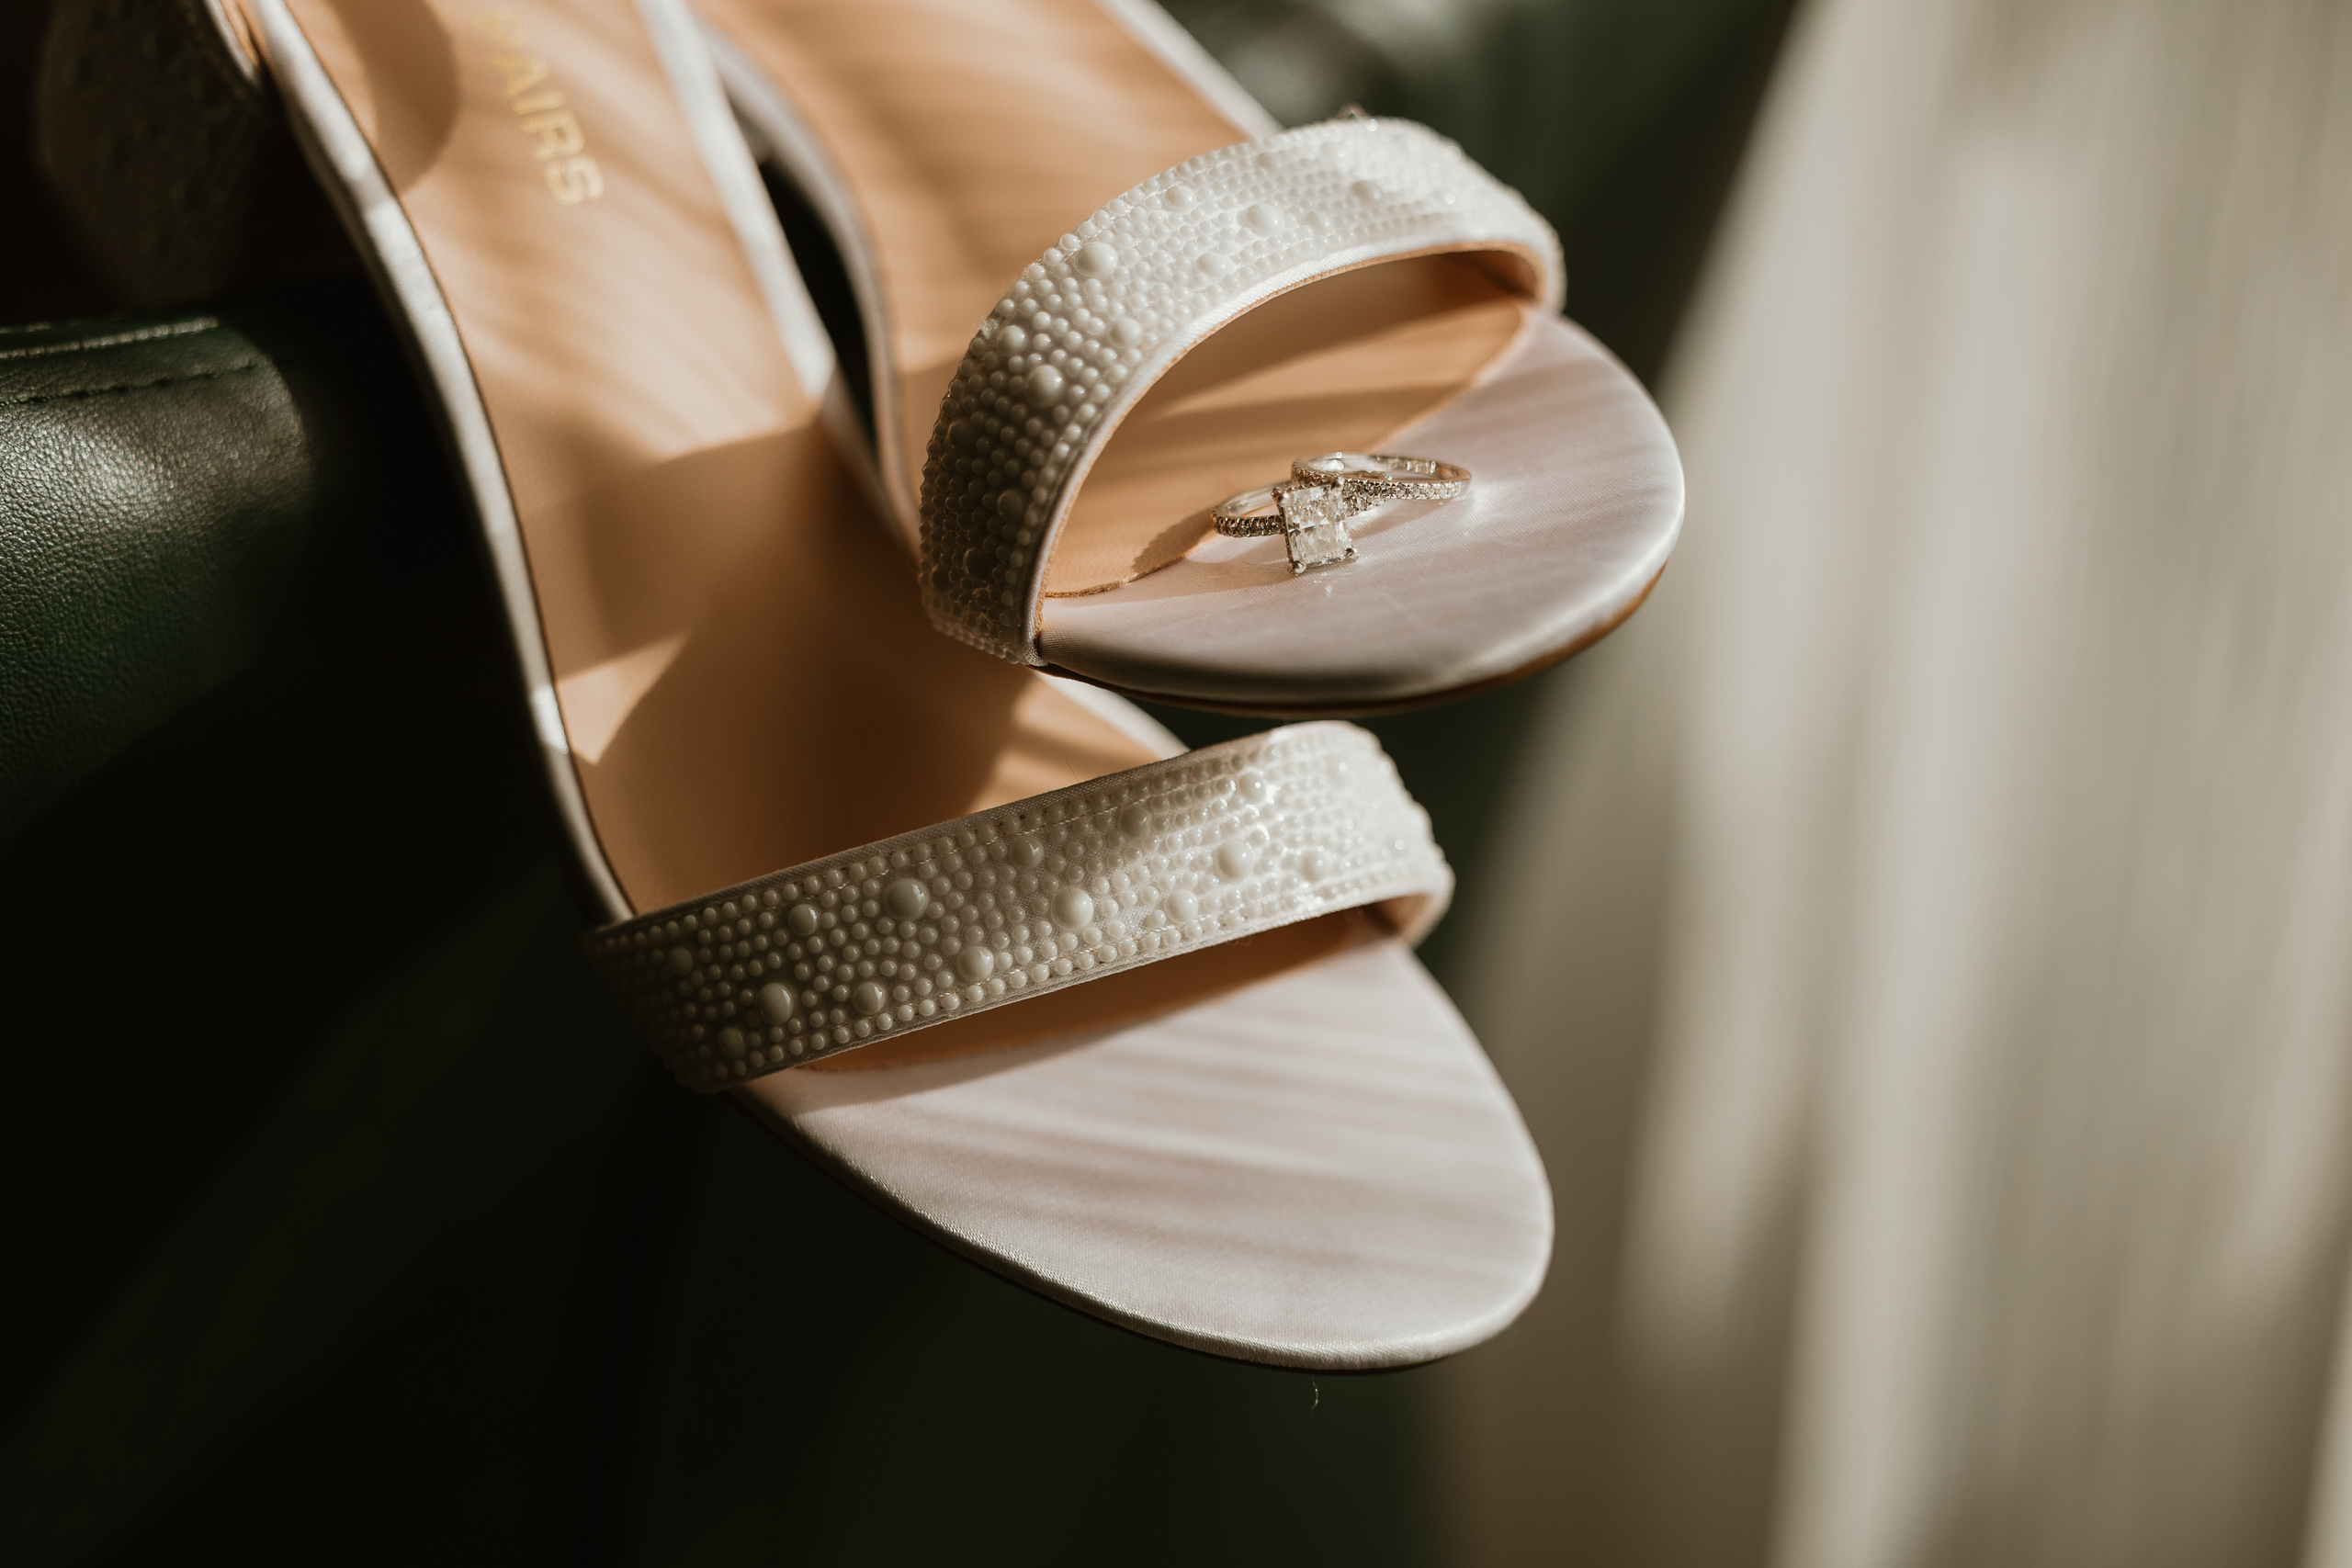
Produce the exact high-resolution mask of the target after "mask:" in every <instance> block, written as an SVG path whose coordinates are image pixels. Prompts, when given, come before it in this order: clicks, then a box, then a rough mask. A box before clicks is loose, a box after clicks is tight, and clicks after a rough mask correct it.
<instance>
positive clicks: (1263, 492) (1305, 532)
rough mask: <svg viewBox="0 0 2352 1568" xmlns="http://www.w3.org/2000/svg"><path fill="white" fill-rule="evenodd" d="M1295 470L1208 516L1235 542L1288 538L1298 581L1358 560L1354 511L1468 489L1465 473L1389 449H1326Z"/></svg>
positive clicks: (1431, 498)
mask: <svg viewBox="0 0 2352 1568" xmlns="http://www.w3.org/2000/svg"><path fill="white" fill-rule="evenodd" d="M1290 472H1291V477H1290V478H1289V479H1283V480H1282V481H1281V482H1280V483H1278V484H1270V485H1260V486H1259V487H1258V488H1257V489H1255V490H1245V491H1242V492H1241V493H1240V494H1238V495H1232V496H1227V498H1226V499H1225V500H1223V501H1221V502H1217V503H1216V506H1215V507H1213V508H1211V509H1210V513H1209V515H1210V517H1211V518H1212V519H1213V520H1214V521H1215V522H1216V531H1217V532H1218V533H1220V534H1224V535H1227V536H1230V537H1233V538H1239V539H1250V538H1262V537H1264V536H1268V535H1272V534H1280V535H1281V536H1283V540H1284V542H1285V543H1286V544H1287V545H1288V546H1289V547H1290V570H1291V575H1292V576H1293V577H1295V576H1297V575H1298V574H1299V573H1300V572H1303V571H1306V570H1309V569H1310V568H1314V567H1324V566H1345V565H1346V564H1347V563H1348V562H1350V561H1351V560H1353V559H1355V558H1356V550H1355V544H1354V542H1353V541H1352V540H1351V539H1350V538H1349V537H1348V519H1349V518H1351V517H1353V516H1354V515H1356V513H1360V512H1368V511H1370V510H1371V509H1372V508H1374V507H1375V506H1378V505H1380V504H1381V503H1382V502H1389V501H1403V500H1416V501H1451V500H1453V498H1454V497H1455V496H1458V495H1460V494H1461V493H1462V492H1463V491H1466V490H1468V489H1469V488H1470V470H1469V469H1467V468H1462V467H1460V466H1458V465H1456V464H1453V463H1442V462H1440V461H1438V460H1437V459H1436V458H1434V457H1402V456H1399V455H1397V454H1396V453H1390V452H1325V453H1322V454H1320V455H1318V456H1317V457H1301V458H1299V459H1298V460H1297V461H1296V462H1295V463H1293V464H1292V465H1291V466H1290ZM1270 506H1271V507H1272V508H1273V510H1272V512H1268V511H1267V510H1266V509H1267V508H1268V507H1270Z"/></svg>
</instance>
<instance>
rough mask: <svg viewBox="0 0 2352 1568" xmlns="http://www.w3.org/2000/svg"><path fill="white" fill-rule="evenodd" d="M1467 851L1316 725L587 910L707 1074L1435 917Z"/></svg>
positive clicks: (608, 968) (630, 1005)
mask: <svg viewBox="0 0 2352 1568" xmlns="http://www.w3.org/2000/svg"><path fill="white" fill-rule="evenodd" d="M1452 893H1453V872H1452V870H1451V869H1450V868H1449V867H1448V866H1447V865H1446V863H1445V857H1444V855H1443V854H1442V852H1440V851H1439V849H1438V847H1437V844H1436V842H1435V840H1432V839H1431V838H1430V825H1429V817H1428V814H1427V813H1426V812H1424V811H1423V810H1422V809H1421V808H1420V807H1419V805H1418V804H1416V803H1415V802H1414V800H1413V798H1412V796H1411V795H1408V794H1407V793H1406V791H1405V786H1404V785H1403V784H1402V783H1400V782H1399V781H1398V779H1397V770H1396V767H1395V765H1394V764H1393V763H1391V762H1390V761H1389V760H1388V757H1387V754H1386V753H1385V752H1384V751H1382V750H1381V749H1380V745H1379V743H1378V742H1377V741H1375V740H1374V739H1373V738H1372V737H1371V736H1370V735H1369V734H1367V733H1366V732H1365V731H1363V730H1362V729H1359V728H1356V727H1355V726H1353V725H1351V724H1341V723H1316V724H1296V725H1290V726H1286V727H1284V728H1280V729H1275V730H1271V731H1269V732H1267V733H1265V734H1263V735H1257V736H1252V737H1250V738H1249V739H1243V740H1233V741H1227V742H1226V743H1225V744H1223V745H1219V746H1208V747H1204V748H1202V749H1201V750H1197V751H1188V752H1186V753H1185V754H1184V755H1182V756H1181V757H1174V758H1170V759H1169V760H1168V761H1161V762H1153V763H1149V764H1148V765H1146V766H1144V767H1140V768H1131V769H1129V770H1127V771H1126V772H1125V773H1113V774H1111V775H1109V776H1108V777H1105V778H1100V779H1095V780H1092V781H1091V782H1089V783H1086V784H1076V785H1072V786H1071V787H1070V788H1068V789H1063V790H1057V791H1055V792H1054V793H1052V794H1050V795H1035V796H1032V797H1031V798H1029V799H1027V800H1023V801H1018V802H1016V803H1014V804H1012V805H1011V806H1004V807H997V808H996V809H994V810H990V811H982V812H976V813H974V814H973V815H971V816H969V817H965V818H959V819H957V820H956V821H953V822H944V823H942V824H940V825H939V826H938V827H935V828H927V829H923V830H922V831H921V832H917V833H909V834H906V835H904V836H902V837H900V838H896V839H892V840H888V841H887V842H884V843H878V844H868V845H866V846H865V847H864V848H862V849H854V850H850V851H847V852H843V853H842V854H838V855H834V856H831V857H830V858H828V859H825V860H821V861H818V862H815V863H811V864H809V865H802V866H795V867H793V868H792V869H791V870H789V871H780V872H777V873H775V874H773V875H770V876H763V877H761V878H759V879H758V880H756V881H753V882H747V883H744V884H742V885H741V886H737V887H730V888H728V889H726V890H725V891H724V892H719V893H713V894H711V895H709V896H708V897H704V898H698V899H695V901H694V902H692V903H690V904H680V905H677V906H675V907H673V908H667V909H660V910H656V911H654V912H652V913H650V914H647V915H643V916H640V917H639V918H638V919H631V920H625V921H622V922H620V923H618V924H616V925H611V926H607V927H605V928H603V929H602V930H599V931H594V932H592V933H590V935H589V937H588V941H587V947H588V953H589V956H590V957H591V958H592V959H593V960H594V962H595V964H596V965H597V967H598V968H599V969H600V970H602V971H603V973H604V975H605V977H606V979H607V980H608V981H609V982H610V984H611V985H612V987H613V988H614V990H615V991H616V994H617V995H618V996H619V998H621V1001H622V1004H623V1006H624V1007H625V1008H626V1009H627V1010H628V1012H629V1013H630V1014H631V1016H632V1017H634V1018H635V1020H636V1021H637V1022H638V1023H639V1026H640V1027H641V1028H642V1029H643V1030H644V1031H645V1033H646V1035H647V1037H648V1038H650V1040H652V1041H653V1042H654V1048H655V1050H656V1052H657V1053H658V1054H659V1055H661V1057H662V1062H663V1064H664V1065H665V1066H668V1067H669V1069H670V1071H671V1072H672V1073H673V1074H674V1075H676V1077H677V1078H678V1081H679V1082H681V1083H683V1084H684V1085H685V1086H686V1087H687V1088H689V1089H699V1090H703V1091H706V1092H709V1091H714V1090H718V1089H725V1088H727V1087H729V1086H730V1085H732V1084H737V1083H741V1082H742V1081H744V1080H745V1079H747V1078H752V1077H759V1076H760V1075H762V1074H763V1073H770V1072H775V1071H776V1070H778V1069H780V1068H785V1067H791V1066H798V1065H800V1064H801V1063H803V1062H809V1061H814V1060H816V1059H817V1058H819V1057H820V1056H828V1055H834V1054H835V1053H837V1052H842V1051H849V1050H854V1049H855V1048H856V1047H858V1046H860V1045H863V1044H865V1043H867V1042H869V1041H873V1040H879V1039H884V1038H888V1037H890V1036H894V1035H899V1034H904V1033H907V1032H910V1031H912V1030H918V1029H923V1028H927V1027H929V1026H930V1025H932V1024H935V1023H944V1022H946V1021H948V1020H950V1019H955V1018H961V1017H965V1016H967V1015H969V1014H971V1013H975V1012H978V1011H982V1010H986V1009H989V1008H994V1007H1002V1006H1005V1005H1006V1004H1008V1003H1012V1002H1017V1001H1020V1000H1022V999H1023V998H1027V997H1034V996H1038V995H1042V994H1043V993H1045V992H1047V991H1052V990H1057V989H1059V988H1061V987H1065V986H1077V985H1083V984H1084V983H1086V982H1087V981H1089V980H1097V979H1101V978H1103V976H1108V975H1116V974H1119V973H1121V972H1123V971H1125V970H1128V969H1132V968H1135V967H1136V966H1138V965H1140V964H1150V963H1154V962H1156V961H1158V960H1159V959H1162V958H1170V957H1174V956H1175V955H1177V954H1178V953H1190V952H1193V951H1196V950H1198V949H1201V948H1204V947H1210V946H1214V945H1216V943H1219V942H1233V941H1236V940H1238V939H1240V938H1243V937H1248V936H1252V935H1255V934H1257V933H1259V932H1261V931H1271V930H1273V929H1274V928H1276V927H1278V926H1284V925H1289V924H1291V923H1293V922H1295V921H1298V920H1305V919H1313V918H1314V917H1315V916H1317V915H1321V914H1326V913H1329V912H1330V911H1332V910H1337V909H1346V908H1357V907H1361V906H1364V905H1371V904H1379V905H1384V906H1386V907H1387V908H1388V910H1389V912H1390V915H1391V917H1392V919H1395V920H1396V922H1397V926H1398V928H1399V929H1400V930H1401V931H1403V932H1404V933H1405V934H1406V935H1407V936H1408V937H1414V938H1418V937H1419V935H1420V934H1421V933H1422V932H1423V931H1427V930H1428V929H1429V927H1430V925H1431V924H1432V923H1433V922H1434V921H1435V920H1436V919H1437V918H1438V916H1439V915H1440V914H1442V913H1443V912H1444V908H1445V905H1446V902H1447V900H1448V898H1449V897H1451V896H1452Z"/></svg>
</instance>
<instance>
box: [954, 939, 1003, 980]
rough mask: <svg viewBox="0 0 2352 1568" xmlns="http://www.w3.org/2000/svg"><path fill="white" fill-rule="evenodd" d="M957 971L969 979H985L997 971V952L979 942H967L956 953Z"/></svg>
mask: <svg viewBox="0 0 2352 1568" xmlns="http://www.w3.org/2000/svg"><path fill="white" fill-rule="evenodd" d="M956 973H957V974H958V975H961V976H964V978H966V979H967V980H985V979H987V978H988V977H989V976H990V975H992V974H994V973H996V954H995V953H990V952H989V950H988V949H987V948H985V947H982V946H981V945H980V944H979V943H978V942H966V943H965V944H964V951H963V952H961V953H957V954H956Z"/></svg>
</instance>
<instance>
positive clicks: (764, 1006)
mask: <svg viewBox="0 0 2352 1568" xmlns="http://www.w3.org/2000/svg"><path fill="white" fill-rule="evenodd" d="M759 1002H760V1010H761V1011H762V1012H763V1013H765V1014H767V1015H768V1021H769V1022H770V1023H782V1022H784V1021H786V1019H789V1018H790V1017H791V1016H792V993H791V992H790V991H787V990H786V989H785V988H784V987H782V986H780V985H778V984H777V983H776V982H775V981H774V980H770V981H769V982H768V983H767V984H766V985H764V986H762V987H760V994H759Z"/></svg>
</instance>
